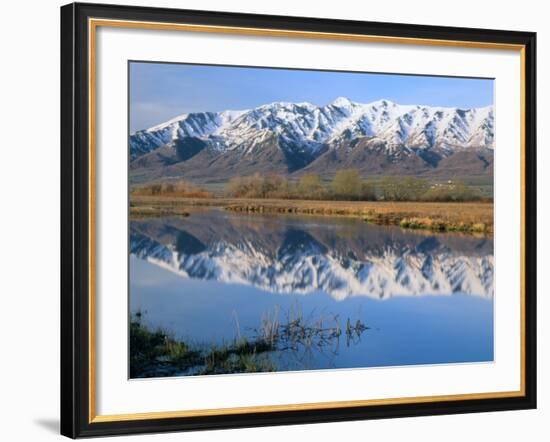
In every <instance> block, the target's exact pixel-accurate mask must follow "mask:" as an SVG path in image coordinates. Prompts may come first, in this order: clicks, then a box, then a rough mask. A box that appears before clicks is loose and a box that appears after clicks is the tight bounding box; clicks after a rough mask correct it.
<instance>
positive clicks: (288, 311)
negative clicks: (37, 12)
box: [61, 4, 536, 438]
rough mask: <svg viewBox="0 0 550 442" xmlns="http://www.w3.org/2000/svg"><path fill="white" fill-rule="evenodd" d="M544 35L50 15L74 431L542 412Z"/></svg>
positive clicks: (65, 426) (141, 14)
mask: <svg viewBox="0 0 550 442" xmlns="http://www.w3.org/2000/svg"><path fill="white" fill-rule="evenodd" d="M535 44H536V36H535V34H534V33H529V32H512V31H503V30H485V29H483V30H482V29H467V28H447V27H433V26H422V25H405V24H391V23H374V22H357V21H342V20H327V19H313V18H298V17H281V16H263V15H248V14H234V13H224V12H204V11H190V10H175V9H158V8H143V7H126V6H114V5H93V4H70V5H67V6H64V7H62V8H61V150H62V155H61V157H62V159H61V198H62V213H61V215H62V226H61V271H62V274H61V432H62V434H64V435H66V436H69V437H72V438H75V437H84V436H104V435H114V434H130V433H142V432H162V431H182V430H198V429H214V428H237V427H247V426H260V425H282V424H296V423H314V422H328V421H343V420H354V419H373V418H388V417H400V416H422V415H434V414H450V413H469V412H482V411H496V410H513V409H527V408H535V407H536V354H535V348H536V345H535V340H536V322H535V321H536V302H535V299H536V286H535V279H536V278H535V271H536V220H535V217H536V207H535V203H536V176H535V172H536V167H535V153H536V152H535V151H536V142H535V133H536V131H535V121H536V118H535V111H536V108H535V88H536V85H535V53H536V50H535Z"/></svg>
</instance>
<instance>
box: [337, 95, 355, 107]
mask: <svg viewBox="0 0 550 442" xmlns="http://www.w3.org/2000/svg"><path fill="white" fill-rule="evenodd" d="M331 104H332V105H333V106H337V107H349V106H353V105H354V104H355V103H354V102H353V101H351V100H350V99H349V98H347V97H338V98H336V100H334V101H333V102H332V103H331Z"/></svg>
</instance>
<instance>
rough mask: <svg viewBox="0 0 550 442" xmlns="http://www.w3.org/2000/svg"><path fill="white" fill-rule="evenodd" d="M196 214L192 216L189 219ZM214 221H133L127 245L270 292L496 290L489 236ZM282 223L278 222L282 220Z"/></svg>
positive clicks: (177, 269)
mask: <svg viewBox="0 0 550 442" xmlns="http://www.w3.org/2000/svg"><path fill="white" fill-rule="evenodd" d="M193 218H196V219H195V220H193ZM265 222H268V221H266V220H262V219H260V218H258V219H257V220H252V221H251V224H250V223H248V224H245V225H241V224H233V221H232V220H231V218H219V219H218V221H216V220H214V219H212V218H207V216H206V215H196V216H191V217H190V218H187V219H185V220H184V221H181V220H176V219H172V220H164V221H163V220H146V221H132V223H131V236H130V252H131V253H132V254H133V255H135V256H137V257H139V258H141V259H145V260H147V261H149V262H150V263H152V264H154V265H157V266H160V267H162V268H164V269H167V270H169V271H172V272H174V273H176V274H178V275H180V276H182V277H183V278H193V279H205V280H213V281H219V282H224V283H228V284H245V285H252V286H254V287H256V288H259V289H261V290H264V291H267V292H273V293H281V294H284V293H294V294H296V293H299V294H304V295H307V294H309V293H313V292H317V291H323V292H325V293H328V294H330V295H331V296H332V297H334V298H335V299H338V300H342V299H345V298H348V297H350V296H368V297H371V298H376V299H387V298H390V297H392V296H404V295H425V294H431V295H451V294H453V293H465V294H470V295H476V296H482V297H488V298H491V297H492V296H493V291H494V287H493V272H494V258H493V252H492V241H490V240H488V239H485V238H481V239H480V238H458V240H457V238H455V239H452V238H444V237H429V236H428V237H426V236H423V235H414V234H406V233H397V232H396V230H395V229H391V230H384V228H371V229H370V230H369V233H365V232H363V234H362V235H361V236H357V237H353V235H352V236H351V237H350V236H349V235H350V232H351V231H348V230H347V229H346V227H345V226H343V227H342V228H343V229H344V231H342V232H340V233H338V231H339V230H338V227H337V226H336V227H335V226H333V228H332V229H325V228H323V227H322V226H320V225H318V224H317V225H316V224H314V223H313V224H312V225H311V229H309V228H307V227H308V226H302V227H306V229H305V230H304V229H303V228H299V227H298V226H295V225H292V224H289V225H284V223H283V225H278V226H277V225H276V224H275V223H274V224H272V225H268V226H267V228H263V229H262V227H263V223H265ZM279 224H281V222H280V221H279Z"/></svg>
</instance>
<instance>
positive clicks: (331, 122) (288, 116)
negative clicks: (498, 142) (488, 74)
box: [129, 97, 494, 179]
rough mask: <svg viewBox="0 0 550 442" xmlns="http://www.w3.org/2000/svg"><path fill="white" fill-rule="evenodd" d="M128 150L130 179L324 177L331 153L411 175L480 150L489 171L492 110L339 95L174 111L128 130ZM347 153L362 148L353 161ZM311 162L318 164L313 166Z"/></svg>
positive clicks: (363, 165) (361, 164)
mask: <svg viewBox="0 0 550 442" xmlns="http://www.w3.org/2000/svg"><path fill="white" fill-rule="evenodd" d="M198 147H200V149H199V148H198ZM129 148H130V160H131V163H130V169H131V171H134V172H133V173H132V172H131V177H132V176H133V177H136V176H139V175H140V174H141V175H143V176H145V177H148V178H153V179H154V178H159V177H162V176H187V175H189V174H190V175H191V177H193V176H194V175H196V176H200V175H201V174H202V175H204V174H206V175H208V176H210V177H213V178H219V179H227V178H228V177H231V176H233V175H237V174H241V175H242V174H243V173H242V169H250V167H249V165H248V163H251V164H256V166H257V171H258V172H260V173H261V172H263V171H269V172H272V171H273V172H275V173H277V172H278V173H283V174H291V173H295V172H299V171H302V170H305V169H307V168H308V167H309V169H308V170H310V171H313V172H321V173H332V169H333V168H332V167H330V166H331V165H329V167H328V169H327V164H326V163H327V158H328V157H330V156H331V155H332V156H334V152H336V157H340V158H341V159H342V161H341V162H343V163H349V162H351V163H353V165H355V166H357V167H358V168H359V169H364V171H365V173H372V169H373V167H370V166H369V164H370V163H372V162H373V161H374V162H376V161H377V160H376V158H377V157H380V158H382V160H381V161H378V162H377V164H378V165H377V166H376V168H375V169H380V171H381V173H384V170H385V169H387V170H389V171H390V172H395V173H400V172H402V171H403V170H405V172H406V171H407V169H410V172H411V173H412V174H417V175H422V174H425V173H432V172H434V170H433V169H437V167H438V164H439V162H440V161H441V160H443V159H445V158H448V157H451V156H452V155H454V154H455V153H457V152H468V153H470V155H469V158H468V160H469V161H472V160H474V161H475V158H476V155H478V154H479V153H481V155H482V157H480V159H479V164H477V166H479V167H478V169H479V173H480V174H492V167H489V166H492V156H493V151H494V113H493V108H492V106H486V107H480V108H470V109H461V108H458V107H455V108H453V107H430V106H420V105H399V104H396V103H393V102H391V101H389V100H378V101H375V102H372V103H368V104H362V103H356V102H353V101H351V100H349V99H348V98H345V97H339V98H337V99H336V100H334V101H333V102H332V103H329V104H327V105H325V106H316V105H313V104H311V103H290V102H275V103H269V104H265V105H262V106H258V107H256V108H253V109H248V110H241V111H230V110H226V111H222V112H192V113H187V114H182V115H180V116H178V117H175V118H173V119H170V120H168V121H167V122H165V123H161V124H159V125H156V126H153V127H151V128H149V129H145V130H140V131H137V132H134V133H133V134H132V135H130V138H129ZM270 149H271V151H270V153H268V154H267V155H266V154H265V151H266V150H268V151H269V150H270ZM357 149H358V150H357ZM203 151H208V154H203V155H202V157H207V158H202V157H199V158H201V161H194V163H193V167H191V168H190V167H187V166H189V165H190V164H185V163H186V162H187V161H190V160H192V159H193V157H195V156H197V155H199V154H201V153H202V152H203ZM354 151H355V152H357V151H363V153H364V154H363V155H362V156H361V157H362V158H363V159H362V160H361V161H359V162H357V157H358V156H359V155H358V154H357V153H355V154H353V152H354ZM272 157H277V159H278V160H280V161H279V163H280V164H279V165H278V166H277V167H275V168H273V167H271V165H270V164H269V161H270V159H271V158H272ZM352 157H353V158H355V159H353V160H352V159H351V158H352ZM317 160H320V161H319V162H320V163H321V164H323V166H322V167H321V166H320V165H318V166H316V165H315V162H316V161H317ZM195 163H197V164H195ZM483 165H485V167H483ZM174 166H176V167H174ZM401 166H402V167H401ZM271 169H274V170H271ZM486 169H488V170H486Z"/></svg>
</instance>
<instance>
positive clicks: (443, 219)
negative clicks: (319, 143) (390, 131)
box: [131, 195, 493, 233]
mask: <svg viewBox="0 0 550 442" xmlns="http://www.w3.org/2000/svg"><path fill="white" fill-rule="evenodd" d="M131 202H132V205H134V206H136V207H139V206H150V207H163V208H164V209H166V210H176V209H177V208H180V209H181V208H182V207H186V206H187V207H189V206H218V207H224V208H225V209H227V210H231V211H234V212H247V213H282V214H284V213H288V214H307V215H329V216H353V217H360V218H362V219H364V220H365V221H367V222H371V223H374V224H388V225H400V226H401V227H403V228H414V229H429V230H436V231H463V232H485V233H491V232H492V231H493V204H492V203H491V202H463V203H462V202H461V203H453V202H449V203H447V202H444V203H439V202H438V203H432V202H385V201H310V200H307V201H305V200H286V199H284V200H283V199H246V198H172V197H167V196H154V197H153V196H137V195H132V199H131Z"/></svg>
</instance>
